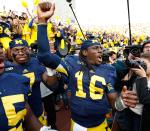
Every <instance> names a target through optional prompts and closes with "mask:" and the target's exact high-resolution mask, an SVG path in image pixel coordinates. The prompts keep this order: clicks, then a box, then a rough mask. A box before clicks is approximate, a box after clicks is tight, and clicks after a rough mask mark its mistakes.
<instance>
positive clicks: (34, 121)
mask: <svg viewBox="0 0 150 131" xmlns="http://www.w3.org/2000/svg"><path fill="white" fill-rule="evenodd" d="M26 109H27V114H26V116H25V129H26V131H39V130H40V129H41V127H42V126H43V125H42V124H41V123H40V121H39V120H38V118H37V117H35V115H34V114H33V112H32V110H31V108H30V106H29V104H28V103H26Z"/></svg>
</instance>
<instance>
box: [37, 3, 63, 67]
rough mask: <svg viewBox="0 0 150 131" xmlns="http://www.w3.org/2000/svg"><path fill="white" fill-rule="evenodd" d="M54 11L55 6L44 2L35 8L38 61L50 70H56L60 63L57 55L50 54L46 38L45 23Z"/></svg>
mask: <svg viewBox="0 0 150 131" xmlns="http://www.w3.org/2000/svg"><path fill="white" fill-rule="evenodd" d="M44 7H46V8H44ZM45 10H46V11H45ZM54 10H55V5H54V4H51V3H48V2H45V3H44V4H43V5H42V7H41V6H40V5H38V8H37V13H38V23H39V24H38V34H37V42H38V59H39V60H40V62H42V63H43V64H44V65H45V66H46V67H50V68H52V69H55V68H57V66H58V65H59V63H60V61H61V59H60V58H59V57H58V56H57V55H55V54H51V53H50V46H49V41H48V38H47V21H48V19H50V18H51V17H52V16H53V14H54Z"/></svg>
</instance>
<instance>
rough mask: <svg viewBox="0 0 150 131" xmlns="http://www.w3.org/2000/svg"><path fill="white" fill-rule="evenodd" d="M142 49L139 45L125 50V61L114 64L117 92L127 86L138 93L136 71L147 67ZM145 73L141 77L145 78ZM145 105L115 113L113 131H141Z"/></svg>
mask: <svg viewBox="0 0 150 131" xmlns="http://www.w3.org/2000/svg"><path fill="white" fill-rule="evenodd" d="M141 51H142V48H141V46H139V45H134V46H127V47H126V48H125V49H124V55H125V58H126V59H125V60H124V61H117V62H116V63H114V64H113V66H115V67H116V70H117V75H118V80H117V83H116V86H115V87H116V90H117V91H118V92H119V93H120V91H121V90H122V89H121V87H123V86H124V85H126V86H127V87H128V89H129V90H133V91H135V92H136V80H137V79H138V78H139V76H138V74H137V73H136V72H135V70H138V69H141V68H142V69H143V70H144V69H145V70H146V65H145V63H144V62H142V61H141V59H140V54H141ZM145 76H146V75H145V74H144V73H141V74H140V77H145ZM142 109H143V105H142V104H140V103H138V104H137V105H136V107H134V108H126V109H124V110H121V111H117V112H115V116H114V123H113V128H112V131H139V129H140V122H141V115H142Z"/></svg>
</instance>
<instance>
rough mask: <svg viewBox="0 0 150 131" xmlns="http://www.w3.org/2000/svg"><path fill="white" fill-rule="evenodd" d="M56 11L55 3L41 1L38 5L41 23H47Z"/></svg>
mask: <svg viewBox="0 0 150 131" xmlns="http://www.w3.org/2000/svg"><path fill="white" fill-rule="evenodd" d="M54 11H55V4H54V3H53V4H52V3H50V2H48V1H45V2H40V3H39V4H38V7H37V15H38V22H39V23H47V21H48V19H50V18H51V17H52V16H53V14H54Z"/></svg>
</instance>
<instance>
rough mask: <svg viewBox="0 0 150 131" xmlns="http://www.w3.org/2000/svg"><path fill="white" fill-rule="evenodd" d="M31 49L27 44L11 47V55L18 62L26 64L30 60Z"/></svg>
mask: <svg viewBox="0 0 150 131" xmlns="http://www.w3.org/2000/svg"><path fill="white" fill-rule="evenodd" d="M29 55H30V50H29V48H28V47H26V46H18V47H14V48H12V49H11V56H12V58H13V62H14V63H17V64H24V63H26V62H27V61H28V60H29Z"/></svg>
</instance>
